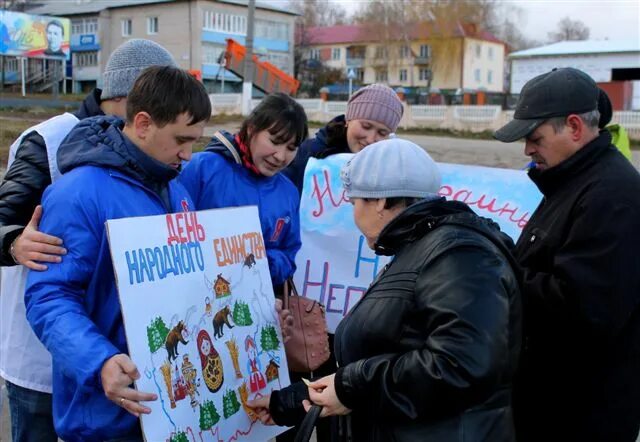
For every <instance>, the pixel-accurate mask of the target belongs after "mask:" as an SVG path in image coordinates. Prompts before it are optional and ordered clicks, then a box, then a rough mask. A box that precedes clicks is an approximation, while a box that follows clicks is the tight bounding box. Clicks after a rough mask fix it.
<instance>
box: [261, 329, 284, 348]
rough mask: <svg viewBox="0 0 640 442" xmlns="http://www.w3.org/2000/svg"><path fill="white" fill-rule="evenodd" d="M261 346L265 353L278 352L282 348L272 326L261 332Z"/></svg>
mask: <svg viewBox="0 0 640 442" xmlns="http://www.w3.org/2000/svg"><path fill="white" fill-rule="evenodd" d="M260 344H261V345H262V349H263V350H264V351H270V350H277V349H278V348H280V341H279V340H278V334H277V332H276V329H275V327H274V326H272V325H267V326H266V327H263V328H262V330H261V331H260Z"/></svg>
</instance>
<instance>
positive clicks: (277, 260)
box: [265, 196, 302, 285]
mask: <svg viewBox="0 0 640 442" xmlns="http://www.w3.org/2000/svg"><path fill="white" fill-rule="evenodd" d="M290 217H291V221H290V225H289V229H288V230H287V232H286V236H285V237H284V238H283V240H282V241H281V242H280V243H279V244H278V247H273V248H271V247H267V259H268V261H269V270H270V272H271V282H272V283H273V284H274V285H279V284H283V283H284V282H285V281H286V280H287V278H290V277H291V276H293V274H294V273H295V271H296V254H297V253H298V250H300V247H301V246H302V241H301V240H300V201H299V200H298V199H297V196H296V198H295V210H294V211H293V213H291V215H290ZM267 239H268V238H265V240H267Z"/></svg>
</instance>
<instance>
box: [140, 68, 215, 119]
mask: <svg viewBox="0 0 640 442" xmlns="http://www.w3.org/2000/svg"><path fill="white" fill-rule="evenodd" d="M139 112H146V113H148V114H149V115H150V116H151V119H152V120H153V122H154V123H155V124H156V125H157V126H159V127H163V126H166V125H167V124H169V123H173V122H174V121H176V119H177V118H178V116H180V115H181V114H183V113H185V112H186V113H188V114H189V116H191V121H189V126H191V125H193V124H196V123H199V122H201V121H207V120H208V119H209V118H210V117H211V101H210V100H209V96H208V95H207V91H206V90H205V88H204V86H203V85H202V83H200V82H199V81H198V80H197V79H196V78H195V77H194V76H193V75H191V74H189V73H188V72H186V71H184V70H182V69H180V68H177V67H174V66H151V67H148V68H146V69H145V70H144V71H142V73H141V74H140V75H139V76H138V78H137V79H136V82H135V83H134V84H133V88H132V89H131V92H129V95H127V123H132V122H133V118H134V117H135V116H136V114H138V113H139Z"/></svg>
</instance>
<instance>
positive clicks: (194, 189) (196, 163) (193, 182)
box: [178, 155, 202, 210]
mask: <svg viewBox="0 0 640 442" xmlns="http://www.w3.org/2000/svg"><path fill="white" fill-rule="evenodd" d="M201 163H202V161H201V160H200V158H199V155H194V156H193V158H192V159H191V161H189V162H187V163H185V164H184V165H183V167H182V172H180V175H178V181H179V182H180V183H181V184H182V185H183V186H184V187H185V189H187V192H188V193H189V196H190V197H191V199H192V200H193V202H194V204H195V205H196V208H194V210H197V207H199V203H200V194H201V189H202V183H201V181H202V179H201V176H200V164H201Z"/></svg>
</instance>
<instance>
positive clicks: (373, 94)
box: [284, 84, 403, 194]
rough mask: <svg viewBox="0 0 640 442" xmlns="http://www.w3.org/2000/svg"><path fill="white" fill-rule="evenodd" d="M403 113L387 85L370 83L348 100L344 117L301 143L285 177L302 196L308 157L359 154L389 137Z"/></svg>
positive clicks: (285, 172)
mask: <svg viewBox="0 0 640 442" xmlns="http://www.w3.org/2000/svg"><path fill="white" fill-rule="evenodd" d="M402 113H403V107H402V102H401V101H400V99H399V98H398V96H397V94H396V93H395V92H394V91H393V89H391V88H390V87H389V86H385V85H383V84H372V85H369V86H367V87H363V88H362V89H359V90H358V91H357V92H356V93H355V94H353V95H352V96H351V98H350V99H349V103H348V104H347V113H346V115H339V116H337V117H336V118H334V119H333V120H331V121H330V122H329V124H327V125H326V126H325V127H323V128H322V129H320V130H319V131H318V133H317V134H316V136H315V138H312V139H309V140H307V141H305V142H304V143H302V145H301V146H300V149H299V151H298V155H296V158H295V160H293V162H292V163H291V165H290V166H289V167H287V168H286V169H285V171H284V174H285V175H286V176H287V177H289V179H290V180H291V181H293V184H295V185H296V187H297V188H298V192H299V193H300V194H302V181H303V178H304V169H305V168H306V167H307V162H309V158H327V157H328V156H331V155H335V154H338V153H358V152H360V151H361V150H362V149H364V148H365V147H366V146H368V145H369V144H371V143H375V142H376V141H380V140H384V139H386V138H389V135H391V134H392V133H393V132H395V131H396V129H397V128H398V124H399V123H400V119H401V118H402Z"/></svg>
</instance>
